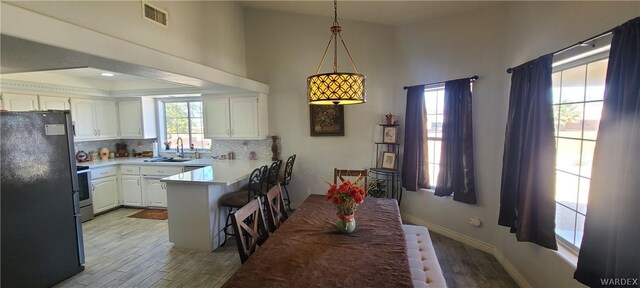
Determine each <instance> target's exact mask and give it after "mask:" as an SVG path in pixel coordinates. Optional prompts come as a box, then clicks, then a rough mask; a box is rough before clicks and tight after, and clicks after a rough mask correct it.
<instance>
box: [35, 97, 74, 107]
mask: <svg viewBox="0 0 640 288" xmlns="http://www.w3.org/2000/svg"><path fill="white" fill-rule="evenodd" d="M38 98H39V100H40V110H69V109H70V108H71V106H70V105H69V97H57V96H38Z"/></svg>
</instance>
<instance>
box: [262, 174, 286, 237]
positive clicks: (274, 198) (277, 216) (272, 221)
mask: <svg viewBox="0 0 640 288" xmlns="http://www.w3.org/2000/svg"><path fill="white" fill-rule="evenodd" d="M264 199H265V202H266V203H265V204H266V205H265V206H266V208H267V218H268V219H269V231H271V232H275V231H276V229H278V228H279V227H280V225H282V223H284V221H285V220H287V218H289V215H287V209H286V208H285V207H284V197H283V196H282V188H281V187H280V184H276V185H275V186H273V187H271V189H269V192H267V194H266V195H265V197H264Z"/></svg>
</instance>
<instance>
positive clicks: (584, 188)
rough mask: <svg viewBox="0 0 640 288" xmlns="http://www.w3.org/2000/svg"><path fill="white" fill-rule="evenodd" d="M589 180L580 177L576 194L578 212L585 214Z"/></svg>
mask: <svg viewBox="0 0 640 288" xmlns="http://www.w3.org/2000/svg"><path fill="white" fill-rule="evenodd" d="M590 184H591V180H589V179H585V178H582V177H580V192H579V195H578V212H580V213H582V214H587V202H588V201H589V185H590Z"/></svg>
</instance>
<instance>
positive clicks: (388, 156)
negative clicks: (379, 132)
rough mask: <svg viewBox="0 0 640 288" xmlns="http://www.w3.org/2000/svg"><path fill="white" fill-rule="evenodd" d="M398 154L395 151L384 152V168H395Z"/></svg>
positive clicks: (382, 165)
mask: <svg viewBox="0 0 640 288" xmlns="http://www.w3.org/2000/svg"><path fill="white" fill-rule="evenodd" d="M397 156H398V154H396V153H394V152H382V164H381V165H380V167H382V168H384V169H392V170H395V169H396V168H397V167H396V157H397Z"/></svg>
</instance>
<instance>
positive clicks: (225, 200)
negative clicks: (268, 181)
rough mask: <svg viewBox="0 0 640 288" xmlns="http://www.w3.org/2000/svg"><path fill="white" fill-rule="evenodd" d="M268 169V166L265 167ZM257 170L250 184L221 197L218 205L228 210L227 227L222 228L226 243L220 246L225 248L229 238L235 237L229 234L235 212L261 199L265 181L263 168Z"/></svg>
mask: <svg viewBox="0 0 640 288" xmlns="http://www.w3.org/2000/svg"><path fill="white" fill-rule="evenodd" d="M263 167H266V166H263ZM263 167H261V168H256V169H254V170H253V172H251V176H249V184H248V185H247V186H246V187H243V188H242V189H240V190H238V191H234V192H230V193H226V194H224V195H222V196H221V197H220V199H219V200H218V204H219V205H220V206H221V207H226V208H227V219H226V220H225V226H224V228H222V230H223V231H224V241H223V242H222V244H220V246H224V244H225V243H227V238H228V236H235V234H233V233H231V232H228V231H227V230H228V229H229V227H231V226H233V225H232V223H231V221H230V220H231V214H232V212H233V210H237V209H240V208H242V207H244V206H245V205H247V204H248V203H249V201H251V199H253V198H255V197H259V196H261V195H262V194H263V187H264V179H265V178H263V177H262V168H263Z"/></svg>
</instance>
